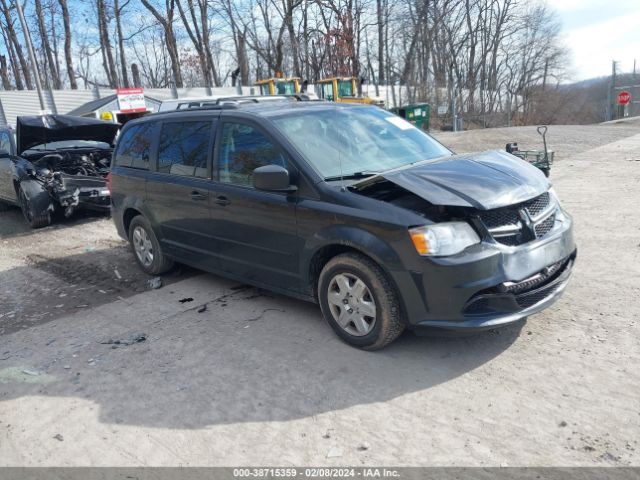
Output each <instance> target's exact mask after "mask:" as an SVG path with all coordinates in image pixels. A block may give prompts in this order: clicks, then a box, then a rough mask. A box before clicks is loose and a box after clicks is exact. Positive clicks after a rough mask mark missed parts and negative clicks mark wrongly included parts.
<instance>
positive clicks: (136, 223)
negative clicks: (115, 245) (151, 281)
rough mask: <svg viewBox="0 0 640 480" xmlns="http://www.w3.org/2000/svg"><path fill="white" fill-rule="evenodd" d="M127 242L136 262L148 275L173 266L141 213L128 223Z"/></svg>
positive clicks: (157, 273)
mask: <svg viewBox="0 0 640 480" xmlns="http://www.w3.org/2000/svg"><path fill="white" fill-rule="evenodd" d="M129 243H130V245H131V250H132V252H133V256H134V257H135V259H136V262H138V265H140V268H142V270H144V271H145V272H146V273H148V274H149V275H161V274H163V273H166V272H168V271H169V270H171V268H172V267H173V260H170V259H169V258H167V257H166V256H165V255H164V253H162V249H161V248H160V242H158V239H157V238H156V235H155V233H154V232H153V228H151V223H149V220H147V219H146V218H144V217H143V216H142V215H138V216H137V217H134V218H133V220H131V223H130V224H129Z"/></svg>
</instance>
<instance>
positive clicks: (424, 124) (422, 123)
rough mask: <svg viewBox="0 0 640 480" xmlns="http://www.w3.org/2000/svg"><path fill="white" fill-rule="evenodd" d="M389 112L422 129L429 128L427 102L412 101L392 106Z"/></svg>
mask: <svg viewBox="0 0 640 480" xmlns="http://www.w3.org/2000/svg"><path fill="white" fill-rule="evenodd" d="M391 112H393V113H395V114H396V115H398V116H399V117H402V118H404V119H405V120H407V121H409V122H411V123H412V124H414V125H415V126H416V127H417V128H420V129H422V130H429V118H430V117H431V107H430V106H429V104H428V103H414V104H411V105H403V106H402V107H396V108H392V109H391Z"/></svg>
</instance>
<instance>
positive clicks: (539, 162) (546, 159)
mask: <svg viewBox="0 0 640 480" xmlns="http://www.w3.org/2000/svg"><path fill="white" fill-rule="evenodd" d="M537 131H538V133H539V134H540V136H541V137H542V143H543V145H544V151H540V150H519V149H518V144H517V143H515V142H514V143H507V147H506V150H507V152H508V153H510V154H512V155H515V156H516V157H520V158H522V159H523V160H526V161H527V162H529V163H530V164H531V165H533V166H534V167H536V168H539V169H540V170H542V173H544V175H545V176H546V177H548V176H549V175H550V172H551V164H552V163H553V150H548V149H547V138H546V135H547V126H546V125H542V126H540V127H538V128H537Z"/></svg>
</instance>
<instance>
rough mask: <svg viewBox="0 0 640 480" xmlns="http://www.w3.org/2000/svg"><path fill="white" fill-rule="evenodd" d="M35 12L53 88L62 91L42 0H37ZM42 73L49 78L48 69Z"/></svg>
mask: <svg viewBox="0 0 640 480" xmlns="http://www.w3.org/2000/svg"><path fill="white" fill-rule="evenodd" d="M35 10H36V17H37V19H38V31H39V33H40V41H41V42H42V49H43V50H44V55H46V60H47V64H48V66H49V74H50V75H51V80H52V84H53V88H54V89H56V90H60V87H61V82H60V77H59V75H58V72H57V71H56V62H55V61H54V60H53V51H52V49H51V44H50V43H49V36H48V35H47V26H46V24H45V22H44V12H43V10H42V1H41V0H35ZM42 73H43V75H44V76H45V77H46V76H47V71H46V69H43V72H42ZM47 83H48V82H47Z"/></svg>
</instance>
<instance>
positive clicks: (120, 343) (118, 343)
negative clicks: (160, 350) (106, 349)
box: [100, 332, 147, 348]
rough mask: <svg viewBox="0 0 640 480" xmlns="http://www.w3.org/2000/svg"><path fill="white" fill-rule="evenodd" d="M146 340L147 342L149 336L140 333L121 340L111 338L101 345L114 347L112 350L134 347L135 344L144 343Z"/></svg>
mask: <svg viewBox="0 0 640 480" xmlns="http://www.w3.org/2000/svg"><path fill="white" fill-rule="evenodd" d="M146 340H147V334H146V333H141V332H138V333H133V334H131V335H128V336H127V337H125V338H121V339H114V338H109V339H107V340H104V341H102V342H100V343H101V344H102V345H113V346H112V347H111V348H118V347H127V346H129V345H133V344H134V343H142V342H144V341H146Z"/></svg>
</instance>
